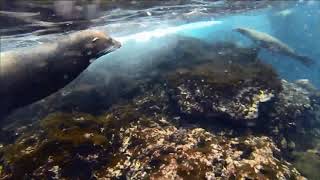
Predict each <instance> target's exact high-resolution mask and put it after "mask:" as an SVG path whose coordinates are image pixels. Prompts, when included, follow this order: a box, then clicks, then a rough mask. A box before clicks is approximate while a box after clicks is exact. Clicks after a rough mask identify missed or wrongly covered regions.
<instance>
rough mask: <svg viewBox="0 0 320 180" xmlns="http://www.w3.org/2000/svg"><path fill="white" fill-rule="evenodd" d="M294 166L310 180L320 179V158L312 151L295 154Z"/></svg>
mask: <svg viewBox="0 0 320 180" xmlns="http://www.w3.org/2000/svg"><path fill="white" fill-rule="evenodd" d="M293 156H294V158H295V160H294V166H295V167H296V168H297V169H298V170H299V172H301V173H302V174H303V175H305V176H306V177H307V178H308V179H310V180H317V179H319V178H320V174H319V169H320V156H319V154H316V153H314V152H312V151H307V152H294V153H293Z"/></svg>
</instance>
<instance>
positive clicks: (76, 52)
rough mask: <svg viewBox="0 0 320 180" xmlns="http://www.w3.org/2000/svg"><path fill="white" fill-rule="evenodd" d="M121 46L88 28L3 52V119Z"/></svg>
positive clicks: (0, 81)
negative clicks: (51, 40)
mask: <svg viewBox="0 0 320 180" xmlns="http://www.w3.org/2000/svg"><path fill="white" fill-rule="evenodd" d="M120 47H121V44H120V42H118V41H116V40H114V39H112V38H111V37H108V36H107V35H106V34H104V33H102V32H99V31H93V30H86V31H80V32H77V33H74V34H71V35H69V36H66V37H64V38H62V39H60V40H58V41H57V42H54V43H47V44H41V45H38V46H36V47H32V48H23V49H19V50H13V51H7V52H3V53H1V54H0V120H1V115H2V116H4V115H7V114H8V113H9V112H11V111H12V110H14V109H16V108H19V107H22V106H25V105H28V104H31V103H33V102H35V101H38V100H40V99H42V98H44V97H46V96H49V95H50V94H52V93H54V92H56V91H58V90H59V89H61V88H63V87H64V86H66V85H67V84H68V83H70V82H71V81H72V80H74V79H75V78H76V77H77V76H78V75H79V74H80V73H81V72H83V71H84V70H85V69H86V68H87V67H88V66H89V65H90V63H91V62H92V60H95V59H97V58H99V57H100V56H103V55H105V54H108V53H110V52H112V51H114V50H116V49H118V48H120Z"/></svg>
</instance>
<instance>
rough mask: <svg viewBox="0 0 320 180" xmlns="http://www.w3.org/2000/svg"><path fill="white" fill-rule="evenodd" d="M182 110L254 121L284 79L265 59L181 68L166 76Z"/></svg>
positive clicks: (170, 89) (193, 113) (170, 90)
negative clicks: (281, 78)
mask: <svg viewBox="0 0 320 180" xmlns="http://www.w3.org/2000/svg"><path fill="white" fill-rule="evenodd" d="M165 79H166V80H167V81H166V82H167V84H168V88H169V90H168V91H169V93H170V95H171V98H172V99H173V100H174V101H175V102H176V106H177V108H178V109H180V111H181V113H183V114H187V115H192V116H194V115H198V116H205V117H210V116H211V117H215V118H219V117H220V118H222V119H231V120H237V122H240V123H243V124H247V123H248V124H249V123H255V121H254V120H255V119H258V115H259V112H258V111H259V108H260V107H259V106H260V105H261V104H262V103H264V102H266V101H269V100H271V99H272V98H273V97H275V96H277V95H278V93H279V92H280V91H281V82H280V80H279V78H278V75H277V73H276V72H275V71H274V70H273V69H272V67H270V66H268V65H265V64H263V63H259V62H256V63H246V64H238V63H231V64H228V63H227V62H224V59H221V62H220V63H219V62H216V63H208V64H203V65H199V66H194V67H191V68H183V69H178V70H177V71H175V72H172V73H170V74H169V75H167V76H166V77H165ZM252 119H253V121H251V120H252Z"/></svg>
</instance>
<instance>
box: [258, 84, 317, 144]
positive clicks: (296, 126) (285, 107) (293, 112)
mask: <svg viewBox="0 0 320 180" xmlns="http://www.w3.org/2000/svg"><path fill="white" fill-rule="evenodd" d="M281 84H282V89H283V90H282V91H281V92H280V93H279V95H278V96H277V98H276V99H275V102H274V104H273V106H272V107H270V108H269V109H268V111H269V112H268V113H264V118H265V119H267V120H268V122H267V125H266V126H265V128H266V127H267V129H266V131H268V132H270V133H271V134H273V135H274V136H276V137H278V138H280V139H279V141H281V137H282V136H285V137H286V138H287V140H290V139H291V140H292V139H295V140H296V138H294V137H295V136H296V135H297V134H303V136H306V135H305V134H306V133H305V132H308V131H309V130H307V129H311V128H312V127H313V125H314V124H315V122H314V121H315V120H316V118H315V113H316V112H317V111H316V109H315V108H316V107H317V104H318V103H317V102H313V101H312V98H311V97H312V96H311V94H312V93H311V92H309V91H307V90H306V89H304V88H301V87H300V86H298V85H296V84H294V83H289V82H287V81H285V80H282V82H281ZM275 130H276V131H275ZM272 132H273V133H272ZM279 135H281V136H279ZM289 136H291V137H289Z"/></svg>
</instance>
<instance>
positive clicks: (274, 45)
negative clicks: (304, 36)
mask: <svg viewBox="0 0 320 180" xmlns="http://www.w3.org/2000/svg"><path fill="white" fill-rule="evenodd" d="M234 30H235V31H237V32H240V33H241V34H243V35H245V36H247V37H249V38H250V39H252V40H253V41H254V42H255V43H256V44H257V45H258V46H259V48H265V49H268V50H270V51H272V52H278V53H280V54H284V55H286V56H289V57H292V58H294V59H296V60H298V61H300V62H301V63H303V64H304V65H306V66H311V65H312V64H314V63H315V62H314V61H313V60H312V59H310V58H309V57H307V56H302V55H299V54H297V53H296V52H295V51H294V50H293V49H292V48H290V47H289V46H288V45H287V44H285V43H283V42H282V41H280V40H279V39H277V38H275V37H273V36H271V35H269V34H267V33H264V32H259V31H256V30H253V29H249V28H236V29H234Z"/></svg>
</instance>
